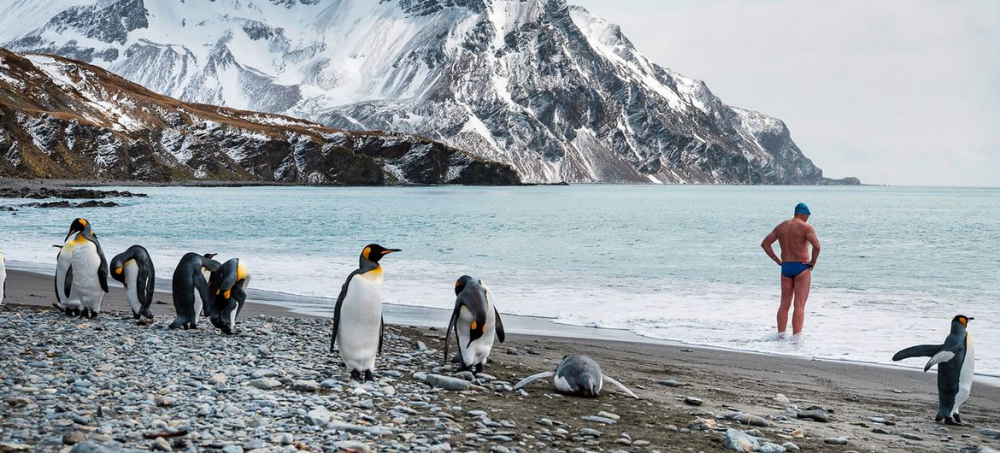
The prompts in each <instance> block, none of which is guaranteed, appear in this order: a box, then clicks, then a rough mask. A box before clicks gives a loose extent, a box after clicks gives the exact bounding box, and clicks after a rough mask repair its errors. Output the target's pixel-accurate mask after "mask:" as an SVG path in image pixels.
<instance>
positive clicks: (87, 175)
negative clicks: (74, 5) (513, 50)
mask: <svg viewBox="0 0 1000 453" xmlns="http://www.w3.org/2000/svg"><path fill="white" fill-rule="evenodd" d="M0 154H2V155H3V157H4V158H3V159H0V174H2V175H4V176H16V177H25V178H36V177H38V178H82V179H93V178H102V179H104V178H107V179H120V180H130V179H138V180H145V181H161V182H162V181H172V180H185V179H217V180H237V181H244V180H245V181H275V182H294V183H307V184H405V183H415V184H438V183H461V184H473V183H480V184H517V183H519V179H518V177H517V175H516V172H515V171H514V170H513V169H512V168H510V167H509V166H507V165H503V164H497V163H494V162H488V161H486V160H483V159H480V158H476V157H473V156H471V155H469V154H467V153H464V152H461V151H459V150H457V149H455V148H452V147H449V146H447V145H445V144H442V143H440V142H435V141H433V140H430V139H427V138H423V137H419V136H416V135H410V134H386V133H380V132H345V131H342V130H338V129H334V128H330V127H325V126H322V125H319V124H316V123H312V122H308V121H303V120H299V119H295V118H290V117H286V116H281V115H275V114H267V113H259V112H248V111H242V110H235V109H230V108H224V107H215V106H209V105H200V104H190V103H185V102H181V101H178V100H176V99H172V98H169V97H166V96H162V95H159V94H156V93H153V92H151V91H149V90H147V89H145V88H143V87H141V86H139V85H136V84H134V83H131V82H128V81H126V80H124V79H122V78H121V77H118V76H116V75H114V74H111V73H108V72H107V71H104V70H103V69H100V68H98V67H95V66H91V65H88V64H84V63H80V62H77V61H73V60H69V59H65V58H60V57H52V56H45V55H36V54H28V55H18V54H15V53H12V52H9V51H6V50H3V49H0Z"/></svg>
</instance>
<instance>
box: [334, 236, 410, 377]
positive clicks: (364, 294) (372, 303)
mask: <svg viewBox="0 0 1000 453" xmlns="http://www.w3.org/2000/svg"><path fill="white" fill-rule="evenodd" d="M398 251H400V250H399V249H387V248H384V247H382V246H381V245H378V244H369V245H367V246H365V248H364V249H363V250H362V251H361V257H360V258H359V260H358V261H359V266H358V269H357V270H355V271H354V272H351V275H349V276H347V281H346V282H344V286H342V287H341V289H340V296H338V297H337V307H336V308H335V309H334V312H333V336H332V337H331V338H330V352H333V350H334V345H335V344H336V343H340V357H341V358H342V359H343V360H344V364H345V365H347V368H349V369H350V370H351V379H354V380H355V381H358V382H361V381H362V375H364V380H365V381H372V380H375V374H374V371H375V356H376V355H378V353H380V352H382V332H383V330H384V329H385V322H384V321H383V320H382V266H381V265H379V261H380V260H381V259H382V257H384V256H385V255H388V254H390V253H394V252H398Z"/></svg>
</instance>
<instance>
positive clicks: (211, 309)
mask: <svg viewBox="0 0 1000 453" xmlns="http://www.w3.org/2000/svg"><path fill="white" fill-rule="evenodd" d="M192 280H193V282H192V283H194V289H195V290H196V291H198V296H199V297H201V303H202V309H207V310H208V315H209V319H211V318H212V317H218V316H219V312H218V310H216V309H215V303H214V302H215V298H210V297H209V294H211V291H209V290H208V282H206V281H205V276H204V275H202V273H201V272H195V273H194V278H193V279H192ZM194 315H195V317H197V316H198V314H197V313H195V314H194Z"/></svg>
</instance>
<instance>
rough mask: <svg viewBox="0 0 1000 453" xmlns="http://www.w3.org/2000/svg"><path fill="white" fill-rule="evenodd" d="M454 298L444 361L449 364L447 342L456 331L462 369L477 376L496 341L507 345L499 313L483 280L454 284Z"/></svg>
mask: <svg viewBox="0 0 1000 453" xmlns="http://www.w3.org/2000/svg"><path fill="white" fill-rule="evenodd" d="M455 295H456V298H455V310H454V311H452V313H451V321H449V322H448V329H447V330H446V331H445V340H444V357H445V360H446V361H447V360H448V342H449V340H450V339H451V332H452V331H454V332H455V337H457V339H458V360H459V369H460V370H462V371H464V370H467V369H469V368H474V369H475V373H477V374H478V373H482V372H483V367H484V366H485V365H486V360H487V359H488V358H489V356H490V351H491V350H492V349H493V341H494V339H497V340H500V342H501V343H503V341H504V332H503V321H502V320H501V319H500V312H499V311H497V308H496V306H494V305H493V295H492V294H491V293H490V290H489V288H487V287H486V285H485V284H484V283H483V281H482V280H476V279H473V278H472V277H470V276H468V275H463V276H462V277H461V278H459V279H458V281H456V282H455Z"/></svg>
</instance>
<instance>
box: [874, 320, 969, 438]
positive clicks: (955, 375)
mask: <svg viewBox="0 0 1000 453" xmlns="http://www.w3.org/2000/svg"><path fill="white" fill-rule="evenodd" d="M973 319H975V318H969V317H967V316H963V315H958V316H955V317H954V318H952V320H951V333H950V334H949V335H948V337H947V338H945V340H944V343H943V344H925V345H920V346H913V347H910V348H906V349H904V350H902V351H899V352H897V353H896V355H894V356H892V360H893V361H894V362H898V361H900V360H903V359H908V358H910V357H930V358H931V359H930V360H928V361H927V365H925V366H924V372H927V370H929V369H931V367H933V366H934V365H937V366H938V377H937V383H938V412H937V416H935V417H934V421H936V422H938V423H940V422H941V421H942V420H943V421H944V422H945V423H946V424H949V425H962V424H963V423H962V416H961V414H959V413H958V409H959V408H960V407H962V404H963V403H965V401H966V400H968V399H969V394H970V393H971V392H972V378H973V376H974V375H975V362H976V352H975V349H974V348H973V346H972V339H971V338H970V336H969V333H968V332H967V331H966V328H968V326H969V321H971V320H973Z"/></svg>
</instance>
